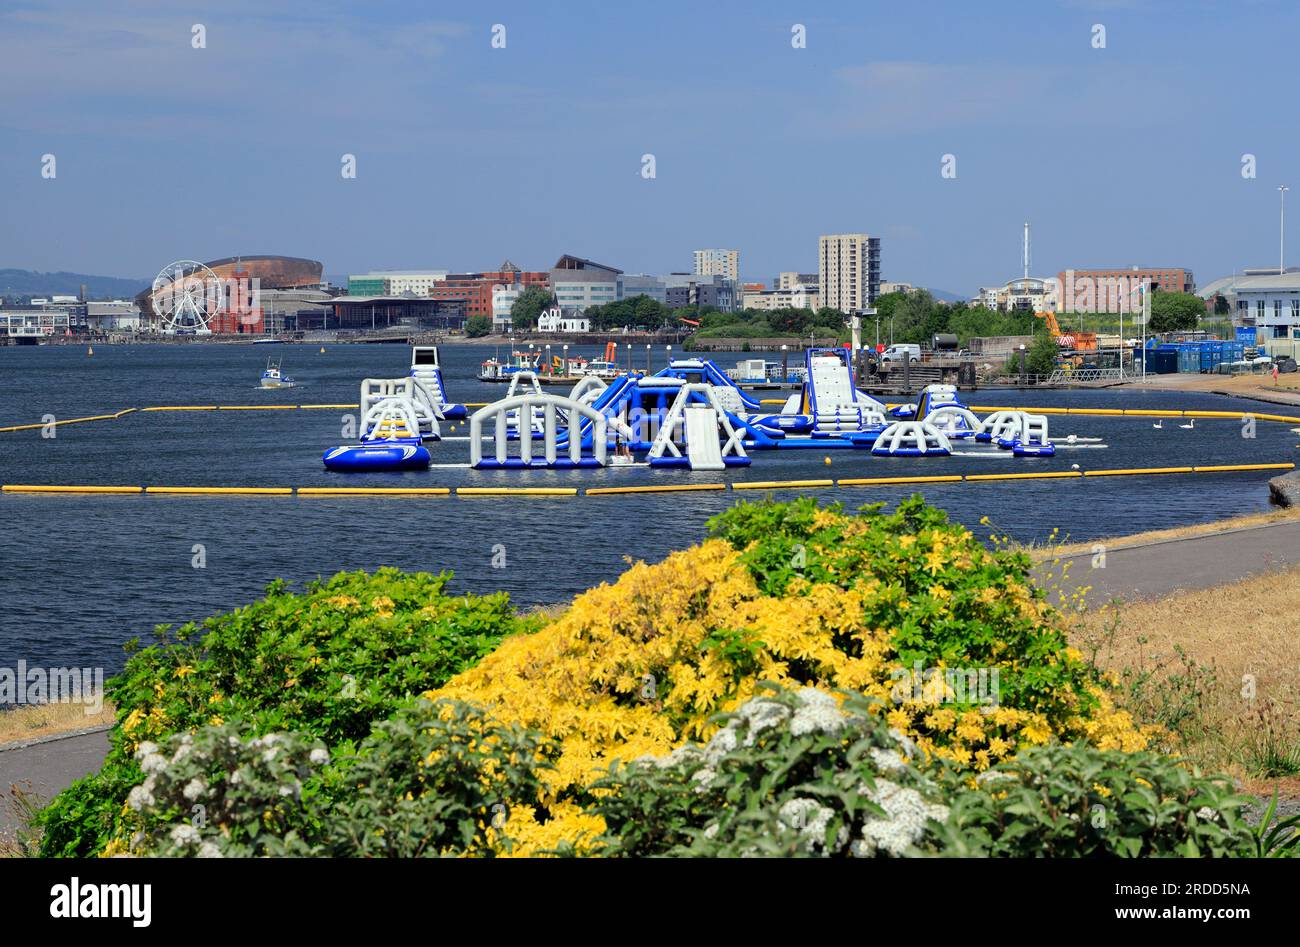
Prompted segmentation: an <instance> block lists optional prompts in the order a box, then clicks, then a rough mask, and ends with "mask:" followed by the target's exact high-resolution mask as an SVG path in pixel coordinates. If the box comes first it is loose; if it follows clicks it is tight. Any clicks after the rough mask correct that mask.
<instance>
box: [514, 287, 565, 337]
mask: <svg viewBox="0 0 1300 947" xmlns="http://www.w3.org/2000/svg"><path fill="white" fill-rule="evenodd" d="M553 305H555V296H554V294H553V293H552V292H551V291H550V290H549V289H543V288H542V287H540V286H529V287H528V288H527V289H525V290H524V291H523V292H522V293H520V294H519V296H518V297H517V298H516V299H515V301H514V303H513V304H512V305H511V307H510V322H511V323H512V324H513V325H514V327H515V328H516V329H524V330H527V329H532V328H535V327H536V325H537V317H538V316H540V315H541V314H542V313H543V312H545V311H546V310H547V309H549V308H550V307H551V306H553Z"/></svg>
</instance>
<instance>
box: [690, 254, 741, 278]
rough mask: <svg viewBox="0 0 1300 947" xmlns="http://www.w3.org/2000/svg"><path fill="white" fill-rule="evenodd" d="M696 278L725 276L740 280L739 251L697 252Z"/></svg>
mask: <svg viewBox="0 0 1300 947" xmlns="http://www.w3.org/2000/svg"><path fill="white" fill-rule="evenodd" d="M695 275H696V276H723V277H726V278H727V279H734V280H738V279H740V251H739V250H696V251H695Z"/></svg>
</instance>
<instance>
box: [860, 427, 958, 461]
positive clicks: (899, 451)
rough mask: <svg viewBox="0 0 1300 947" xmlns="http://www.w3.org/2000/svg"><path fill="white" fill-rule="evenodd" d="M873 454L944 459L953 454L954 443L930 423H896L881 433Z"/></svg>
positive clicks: (872, 450) (872, 449)
mask: <svg viewBox="0 0 1300 947" xmlns="http://www.w3.org/2000/svg"><path fill="white" fill-rule="evenodd" d="M871 453H873V454H876V455H877V456H884V457H944V456H947V455H948V454H951V453H952V442H950V441H949V440H948V437H947V435H945V434H944V433H943V431H941V430H939V429H938V428H937V427H935V426H934V425H933V424H930V423H929V422H928V421H895V422H894V423H893V424H891V425H889V427H887V428H885V429H884V430H883V431H881V432H880V436H879V437H877V438H876V443H875V445H874V446H872V448H871Z"/></svg>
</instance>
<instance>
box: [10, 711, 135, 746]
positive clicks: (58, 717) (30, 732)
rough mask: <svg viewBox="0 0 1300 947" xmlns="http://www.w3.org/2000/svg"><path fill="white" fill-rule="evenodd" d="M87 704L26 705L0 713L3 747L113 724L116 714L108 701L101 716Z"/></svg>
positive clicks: (100, 713) (100, 712)
mask: <svg viewBox="0 0 1300 947" xmlns="http://www.w3.org/2000/svg"><path fill="white" fill-rule="evenodd" d="M90 709H91V708H90V706H89V705H87V704H25V705H23V706H21V707H15V708H14V709H12V710H5V711H3V712H0V746H3V745H4V744H6V743H17V742H20V741H23V740H35V739H39V738H40V737H48V736H54V735H55V734H59V733H68V732H70V731H73V730H84V729H86V728H87V727H98V726H101V725H103V724H111V723H113V721H115V720H116V719H117V711H116V710H114V708H113V705H112V704H110V703H109V702H108V701H105V702H104V705H103V707H102V708H101V709H100V711H99V712H98V713H87V711H88V710H90Z"/></svg>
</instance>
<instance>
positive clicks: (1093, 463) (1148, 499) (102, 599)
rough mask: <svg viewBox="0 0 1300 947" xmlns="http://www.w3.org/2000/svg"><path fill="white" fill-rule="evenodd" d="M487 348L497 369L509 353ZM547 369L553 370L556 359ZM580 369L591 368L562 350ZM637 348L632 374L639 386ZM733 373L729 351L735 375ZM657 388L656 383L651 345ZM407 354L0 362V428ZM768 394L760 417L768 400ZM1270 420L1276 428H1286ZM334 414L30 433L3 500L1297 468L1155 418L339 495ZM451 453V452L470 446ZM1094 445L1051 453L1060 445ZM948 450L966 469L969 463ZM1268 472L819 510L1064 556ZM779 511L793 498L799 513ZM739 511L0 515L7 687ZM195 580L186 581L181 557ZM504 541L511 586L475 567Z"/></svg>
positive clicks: (1038, 486)
mask: <svg viewBox="0 0 1300 947" xmlns="http://www.w3.org/2000/svg"><path fill="white" fill-rule="evenodd" d="M494 351H495V349H494V347H493V346H491V345H488V346H479V345H474V346H469V345H456V346H445V347H443V349H442V357H443V364H444V375H445V377H446V380H447V385H448V389H449V394H450V396H451V397H452V398H454V399H456V400H459V401H487V400H491V399H493V398H498V397H501V396H503V395H504V393H505V389H504V386H501V385H492V384H485V383H481V382H478V381H477V380H475V378H474V376H475V374H476V372H477V370H478V365H479V363H480V362H482V361H483V360H484V359H485V358H488V357H490V356H491V355H492V354H493V353H494ZM503 351H504V350H503ZM557 351H558V350H557ZM570 351H571V352H574V353H575V354H584V355H587V356H588V357H592V356H596V355H598V353H597V351H596V350H595V349H594V348H583V347H574V348H572V349H571V350H570ZM268 355H269V356H271V357H274V358H277V359H280V358H283V360H284V370H285V372H286V373H287V374H290V375H292V376H294V377H295V378H296V379H297V380H298V382H299V387H297V388H294V389H291V390H286V391H262V390H260V389H258V388H257V384H258V378H259V376H260V374H261V371H262V369H263V367H264V366H265V363H266V359H267V357H268ZM644 357H645V355H644V348H642V349H641V350H640V351H639V352H638V353H637V359H638V362H637V367H638V368H641V367H643V362H644ZM747 357H749V356H748V355H741V354H739V353H737V354H730V355H728V354H722V355H718V356H716V358H717V360H718V361H719V363H720V364H722V365H724V366H730V365H732V364H734V363H735V362H736V361H738V360H740V359H742V358H747ZM653 358H654V367H655V368H656V369H658V368H660V367H662V366H663V364H664V358H665V355H664V352H663V349H662V347H660V348H659V349H658V350H657V351H655V352H654V354H653ZM409 360H410V350H409V349H408V348H407V347H405V346H395V345H364V346H326V352H325V353H324V354H321V353H319V351H318V348H317V347H316V346H300V345H283V346H251V345H154V346H145V345H140V346H108V345H103V346H99V347H97V348H96V349H95V354H94V356H93V357H88V356H87V354H86V350H85V349H84V348H82V347H74V346H39V347H14V346H10V347H6V348H0V426H5V425H9V424H19V423H32V422H37V421H40V420H42V418H43V416H45V415H53V416H54V417H56V418H70V417H80V416H87V415H96V414H104V413H110V412H115V411H119V410H121V409H123V408H128V407H143V406H146V405H163V404H232V405H233V404H248V405H257V404H306V403H347V402H355V401H356V398H357V388H358V384H359V382H360V379H362V378H365V377H374V378H382V377H396V376H400V375H404V374H405V373H406V371H407V368H408V365H409ZM777 396H778V395H777V394H776V393H772V394H769V395H768V397H777ZM967 397H968V400H971V401H974V402H976V403H978V404H986V405H996V404H1006V405H1014V404H1017V403H1023V402H1025V401H1030V402H1032V403H1033V404H1035V405H1041V406H1052V405H1056V406H1076V407H1148V408H1201V409H1209V410H1234V411H1265V412H1266V411H1268V410H1269V406H1266V405H1261V404H1259V403H1257V402H1250V401H1244V400H1234V399H1226V398H1220V397H1217V396H1213V395H1203V394H1194V393H1180V392H1134V391H1123V392H1119V391H1088V392H1043V393H1033V394H1032V395H1031V394H1026V393H1020V392H993V391H985V392H978V393H970V394H969V395H968V396H967ZM1279 410H1280V409H1279ZM344 414H345V412H344V411H341V410H316V411H266V412H236V411H232V412H176V413H169V412H158V413H145V414H133V415H127V416H126V417H124V418H122V419H121V420H117V421H104V422H91V423H87V424H78V425H70V426H66V427H61V428H59V429H58V432H57V436H56V437H54V438H50V439H46V438H42V437H41V436H40V432H39V431H26V432H20V433H0V483H99V484H164V485H165V484H172V485H219V486H326V485H337V484H344V483H345V484H346V485H349V486H361V485H365V484H372V483H373V484H381V485H387V486H421V485H430V484H436V485H447V486H460V485H483V486H486V485H496V484H504V485H511V486H578V487H585V486H596V485H618V484H629V485H631V484H648V483H684V482H716V481H722V480H733V481H734V480H741V479H750V480H786V479H803V478H825V477H875V476H896V475H904V474H908V473H915V472H919V471H924V472H925V473H934V474H939V473H943V474H948V473H978V472H985V473H994V472H1003V471H1029V470H1068V469H1069V468H1070V467H1071V465H1072V464H1076V463H1077V464H1079V466H1080V467H1082V468H1085V469H1087V468H1094V469H1095V468H1100V467H1148V466H1176V465H1189V464H1200V465H1210V464H1240V463H1263V462H1275V461H1286V460H1293V459H1294V458H1295V457H1296V454H1297V450H1296V448H1297V442H1300V436H1298V435H1296V434H1293V433H1291V432H1289V431H1288V430H1287V427H1286V426H1285V425H1281V424H1274V423H1264V422H1260V423H1259V425H1258V427H1257V431H1256V435H1257V436H1256V437H1255V438H1253V439H1247V438H1243V437H1242V436H1241V425H1240V423H1239V422H1237V421H1230V420H1219V421H1208V420H1207V421H1197V423H1196V426H1195V429H1194V430H1183V429H1180V428H1179V427H1178V424H1179V423H1185V422H1179V421H1176V420H1173V419H1166V420H1165V421H1164V423H1163V428H1162V429H1161V430H1154V429H1153V428H1152V423H1153V422H1152V421H1151V420H1150V419H1142V418H1127V419H1126V418H1106V417H1086V416H1077V417H1076V416H1070V417H1053V418H1052V419H1051V426H1052V427H1051V434H1052V438H1053V439H1054V440H1055V441H1056V442H1057V444H1058V447H1061V448H1063V449H1061V450H1060V452H1059V453H1058V455H1057V456H1056V457H1055V458H1052V459H1026V458H1021V459H1017V458H1012V457H1010V456H1008V455H1006V454H1003V453H999V454H997V455H996V456H992V457H989V456H953V457H950V458H932V459H928V460H927V459H903V458H896V459H894V458H889V459H887V458H877V457H872V456H870V454H869V452H866V451H844V450H839V451H831V452H830V457H831V459H832V464H831V466H829V467H828V466H826V465H825V464H824V462H823V457H824V456H825V455H824V454H823V453H822V452H816V451H768V452H756V453H755V454H754V455H753V456H754V462H753V465H752V466H751V467H749V468H748V469H744V470H736V471H728V472H726V473H691V472H689V471H680V470H676V471H667V470H648V469H644V468H636V469H619V470H612V469H611V470H597V471H492V472H489V471H481V472H480V471H471V470H466V469H461V468H438V467H435V468H434V469H432V470H430V471H428V472H410V473H404V474H386V475H370V476H351V477H343V476H341V475H337V474H330V473H328V472H326V471H325V470H324V468H323V467H322V465H321V462H320V456H321V454H322V452H323V451H325V450H326V449H327V448H329V447H332V446H335V445H337V444H341V443H345V442H347V441H348V440H350V438H345V437H343V436H342V427H343V423H344V419H343V415H344ZM444 433H446V434H449V435H450V436H453V437H454V436H456V435H460V434H464V433H466V429H465V426H464V425H461V426H458V428H457V430H456V431H454V432H451V431H446V430H444ZM1072 433H1073V434H1077V435H1079V436H1080V437H1100V438H1102V439H1103V441H1104V444H1105V446H1104V447H1101V448H1092V447H1087V448H1085V447H1082V446H1080V447H1079V448H1078V449H1074V450H1070V449H1064V446H1065V445H1063V443H1062V442H1063V440H1064V438H1065V436H1066V435H1068V434H1072ZM959 449H960V450H975V448H973V447H969V448H968V447H963V448H959ZM432 450H433V454H434V463H435V465H437V464H460V463H465V462H466V461H467V459H468V444H467V443H465V442H463V441H446V442H443V443H441V444H438V445H434V446H433V448H432ZM1267 478H1268V474H1267V473H1258V474H1256V473H1241V474H1200V475H1196V476H1194V477H1192V476H1171V477H1163V478H1162V477H1131V478H1130V477H1125V478H1119V477H1117V478H1109V477H1107V478H1097V479H1088V480H1080V481H1039V482H1035V481H1026V482H1011V483H1001V484H998V483H989V484H979V485H976V484H961V483H959V484H936V485H924V486H910V487H891V488H859V489H841V490H828V491H819V492H818V495H820V496H822V497H823V498H824V499H827V500H829V499H835V500H840V501H842V502H844V503H845V504H846V505H850V506H856V505H859V504H862V503H868V502H875V501H881V500H883V501H885V502H886V503H888V504H890V505H892V504H893V503H895V502H897V501H898V500H899V499H900V498H901V497H904V496H907V495H909V494H910V493H912V492H918V491H919V492H922V493H924V494H925V496H926V497H927V499H929V500H930V501H931V502H933V503H935V504H937V505H939V506H942V507H944V508H945V509H947V510H948V511H949V513H950V515H951V516H952V517H953V518H954V519H956V520H958V521H960V522H963V523H965V524H967V525H970V526H976V525H977V524H978V521H979V519H980V517H981V516H984V515H988V516H990V517H991V518H992V519H993V521H994V523H995V524H996V525H997V526H998V528H999V529H1001V530H1002V531H1004V532H1006V533H1008V534H1010V535H1012V536H1014V537H1016V538H1019V539H1024V540H1034V539H1042V538H1044V537H1046V536H1047V535H1048V534H1049V533H1050V532H1051V531H1052V530H1053V529H1059V530H1060V531H1061V533H1062V534H1063V535H1066V536H1068V537H1070V538H1072V539H1076V540H1086V539H1090V538H1095V537H1099V536H1107V535H1115V534H1120V533H1126V532H1133V531H1137V530H1142V529H1153V528H1162V527H1169V526H1177V525H1184V524H1188V523H1194V522H1202V521H1206V520H1210V519H1216V518H1219V517H1222V516H1226V515H1232V514H1239V513H1248V512H1255V511H1259V510H1263V509H1266V508H1267V505H1268V491H1267V487H1266V485H1265V481H1266V480H1267ZM779 495H781V496H788V497H794V496H797V495H800V494H799V493H797V492H794V491H791V492H785V493H781V494H779ZM735 499H736V496H735V495H734V494H732V493H722V492H718V493H710V492H703V493H698V494H690V493H686V494H647V495H640V496H627V497H583V496H579V497H576V498H478V499H473V498H464V499H460V498H457V497H454V496H453V497H445V498H437V497H434V498H419V499H413V498H412V499H407V498H403V499H382V498H380V499H365V498H355V499H354V498H335V499H327V498H307V497H303V498H298V497H167V496H75V495H69V496H35V495H18V494H6V495H3V496H0V577H2V578H0V603H2V604H3V608H2V609H0V667H12V666H13V665H14V664H15V663H16V662H17V660H18V659H20V658H22V659H26V660H27V661H28V662H29V663H31V664H46V665H74V664H75V665H82V666H87V665H98V666H103V667H105V668H106V669H107V670H108V671H109V672H110V673H111V672H112V671H114V670H117V669H118V668H120V666H121V663H122V651H121V646H122V643H123V642H125V641H126V640H128V639H130V638H131V637H134V636H136V635H141V636H147V634H148V633H149V631H150V630H151V629H152V627H153V626H154V625H155V624H158V623H178V622H183V621H186V620H191V619H200V618H202V617H203V616H205V615H209V614H212V613H214V612H217V611H223V610H227V609H229V608H232V607H235V606H237V605H240V604H243V603H245V602H247V601H249V600H250V599H252V598H254V597H257V596H258V595H259V594H261V592H262V590H263V589H264V587H265V586H266V584H267V583H268V582H269V581H271V580H272V579H275V578H284V579H287V580H289V581H292V582H302V581H304V580H308V579H311V578H314V577H316V576H328V575H331V574H333V573H334V572H337V571H339V570H343V569H367V570H370V569H374V568H377V567H379V566H382V565H393V566H398V567H400V568H403V569H408V570H429V571H439V570H443V569H448V570H452V571H454V572H455V573H456V578H455V580H454V583H453V588H455V589H457V590H459V591H473V592H486V591H492V590H497V589H503V590H505V591H508V592H509V593H510V594H511V597H512V599H513V600H514V601H515V602H517V603H518V604H520V605H532V604H544V603H551V602H555V601H559V600H562V599H565V598H568V597H570V596H572V595H573V594H575V593H576V592H579V591H581V590H582V589H584V588H587V587H588V586H590V585H593V584H595V583H598V582H601V581H608V580H611V579H613V578H614V577H616V576H617V575H618V573H619V572H620V571H621V570H622V568H623V567H624V557H625V556H632V557H636V558H644V559H650V560H654V559H657V558H661V557H662V556H663V555H664V554H666V553H667V552H668V551H670V550H672V549H677V548H681V547H683V546H686V545H689V544H690V543H692V542H695V541H697V540H698V539H700V538H701V537H702V536H703V535H704V533H705V521H706V520H707V519H708V517H710V516H711V515H713V514H715V513H717V512H718V511H720V510H722V509H724V508H725V507H726V506H728V505H729V504H730V503H732V502H734V501H735ZM196 544H202V545H203V546H204V547H205V548H206V557H207V567H206V568H204V569H195V568H193V567H192V566H191V559H192V556H193V551H192V550H193V547H194V546H195V545H196ZM496 544H504V546H505V547H506V561H507V565H506V568H504V569H494V568H492V547H493V546H494V545H496Z"/></svg>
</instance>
